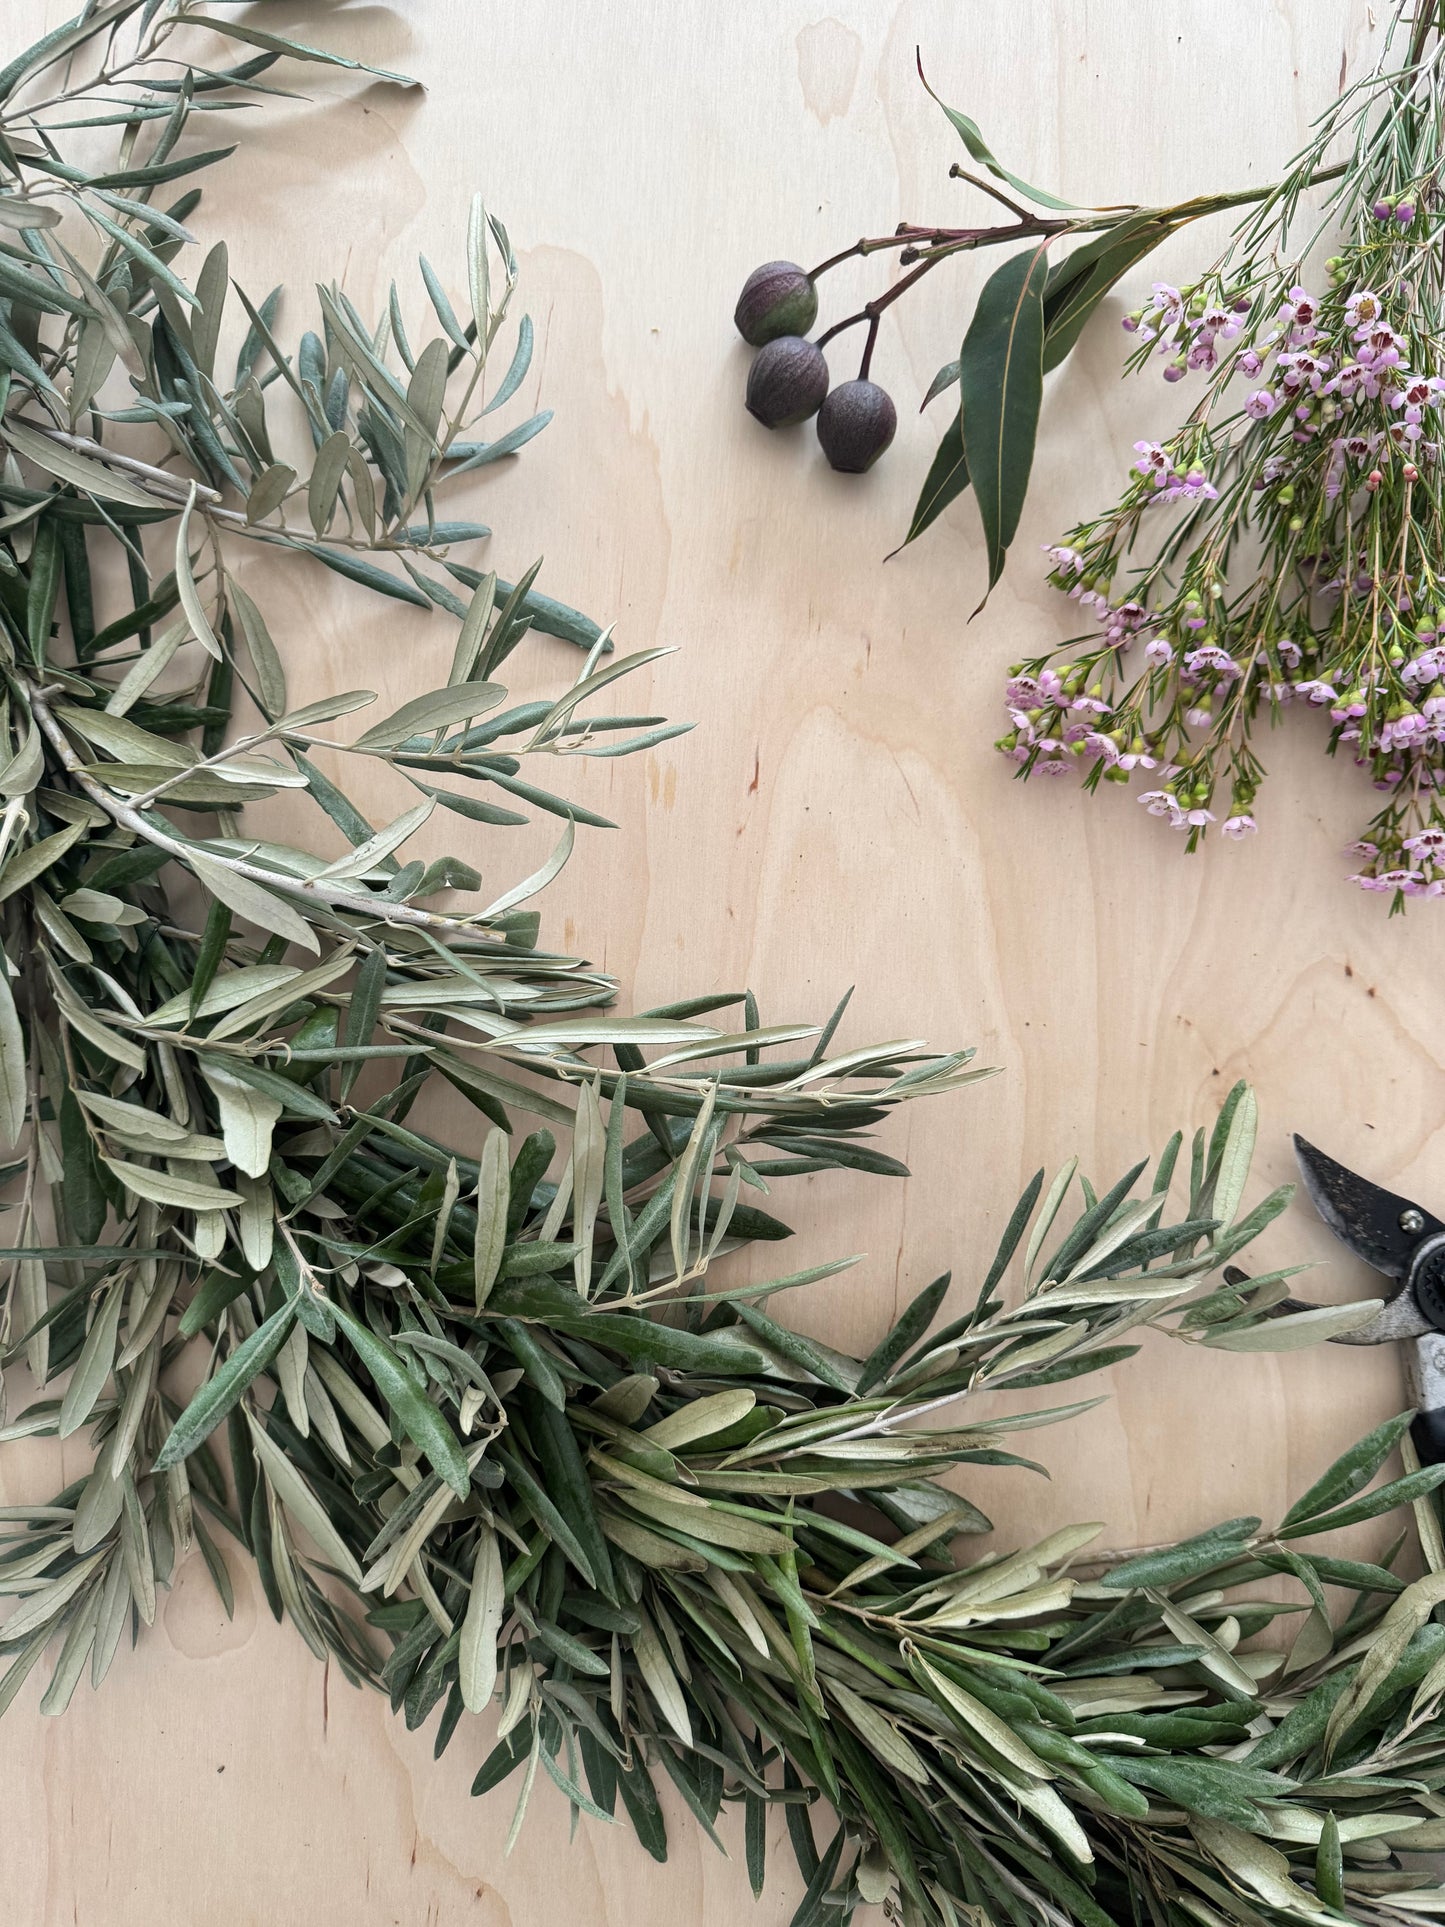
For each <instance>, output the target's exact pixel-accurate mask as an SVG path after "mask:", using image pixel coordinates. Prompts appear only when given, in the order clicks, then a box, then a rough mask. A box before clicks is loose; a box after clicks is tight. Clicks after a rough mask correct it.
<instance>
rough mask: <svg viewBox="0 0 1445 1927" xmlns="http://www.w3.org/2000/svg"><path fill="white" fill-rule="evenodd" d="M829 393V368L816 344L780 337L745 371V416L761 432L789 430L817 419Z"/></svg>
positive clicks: (760, 351)
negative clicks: (811, 417)
mask: <svg viewBox="0 0 1445 1927" xmlns="http://www.w3.org/2000/svg"><path fill="white" fill-rule="evenodd" d="M827 392H828V364H827V362H826V361H825V360H824V358H823V350H822V349H821V348H820V347H818V345H817V343H816V342H812V341H804V340H803V339H802V337H801V336H800V335H779V337H778V339H777V340H776V341H770V342H768V344H767V345H766V347H763V348H760V349H759V350H758V353H757V357H756V359H755V360H754V362H753V365H752V367H751V368H750V369H749V370H748V394H747V402H748V413H749V414H750V415H751V416H753V417H754V419H755V420H757V421H760V422H761V423H762V425H763V427H764V428H792V427H793V426H794V425H795V424H796V423H798V422H805V421H807V419H808V417H809V416H810V415H816V414H817V412H818V410H819V408H820V407H821V406H822V402H823V397H824V396H825V395H826V394H827Z"/></svg>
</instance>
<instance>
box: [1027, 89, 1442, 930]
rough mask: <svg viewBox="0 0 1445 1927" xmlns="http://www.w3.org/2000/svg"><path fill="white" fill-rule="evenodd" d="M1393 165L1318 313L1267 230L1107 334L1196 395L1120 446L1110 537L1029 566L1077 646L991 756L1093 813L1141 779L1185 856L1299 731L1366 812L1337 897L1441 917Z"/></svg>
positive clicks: (1062, 657)
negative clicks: (1080, 782)
mask: <svg viewBox="0 0 1445 1927" xmlns="http://www.w3.org/2000/svg"><path fill="white" fill-rule="evenodd" d="M1432 125H1433V121H1432ZM1420 138H1421V140H1422V141H1423V140H1424V137H1423V136H1421V137H1420ZM1390 158H1391V163H1392V166H1393V168H1394V171H1395V173H1397V174H1398V175H1400V176H1401V178H1400V179H1399V180H1398V181H1395V180H1390V181H1387V182H1386V183H1385V184H1384V185H1383V186H1381V187H1379V188H1378V189H1377V190H1376V191H1370V192H1366V191H1364V190H1363V189H1362V187H1361V184H1360V182H1359V180H1358V179H1354V178H1352V177H1351V176H1349V175H1348V173H1347V176H1346V180H1345V182H1344V183H1343V185H1342V188H1341V190H1340V193H1339V198H1338V203H1337V205H1338V210H1339V212H1340V214H1341V215H1342V216H1343V217H1344V218H1345V219H1346V220H1347V221H1349V223H1350V239H1349V240H1348V241H1347V243H1346V244H1345V246H1344V247H1343V248H1342V251H1341V252H1340V253H1339V254H1338V255H1336V256H1335V257H1334V258H1333V259H1332V260H1331V261H1330V262H1329V263H1328V272H1329V286H1328V288H1327V290H1326V291H1325V292H1324V293H1322V294H1317V293H1315V292H1313V291H1312V290H1311V289H1310V288H1309V287H1308V286H1306V285H1305V284H1304V282H1303V280H1302V279H1301V278H1299V275H1298V271H1297V270H1296V271H1293V272H1291V271H1289V270H1288V269H1281V268H1279V267H1278V266H1277V265H1276V264H1277V262H1278V261H1282V260H1285V259H1287V253H1286V249H1285V247H1284V246H1283V245H1281V241H1282V238H1283V235H1284V233H1285V231H1286V230H1285V227H1284V221H1285V218H1286V216H1287V214H1288V213H1289V212H1290V211H1291V210H1290V209H1288V208H1286V209H1285V210H1284V212H1283V213H1281V215H1280V217H1279V222H1278V223H1277V225H1276V227H1275V228H1274V229H1272V230H1271V229H1267V228H1262V227H1261V226H1260V224H1259V221H1258V218H1257V217H1256V220H1255V222H1254V223H1253V225H1252V226H1249V227H1247V228H1246V230H1245V231H1244V234H1243V238H1242V242H1241V240H1240V239H1239V238H1237V240H1236V243H1235V244H1234V245H1233V246H1232V247H1231V249H1230V251H1229V252H1227V253H1226V255H1225V256H1224V257H1223V259H1222V260H1221V261H1220V262H1219V263H1217V264H1216V266H1215V268H1214V269H1213V270H1211V271H1210V273H1209V274H1207V275H1206V276H1205V277H1203V279H1201V281H1200V282H1198V283H1197V284H1196V285H1195V286H1193V287H1188V288H1177V287H1174V286H1171V285H1170V284H1168V283H1166V282H1162V281H1156V282H1155V283H1154V285H1153V288H1152V291H1151V295H1150V298H1149V300H1148V301H1147V302H1146V303H1144V304H1143V305H1142V306H1141V307H1140V308H1138V309H1137V310H1136V311H1135V312H1134V313H1133V314H1131V315H1129V316H1127V317H1126V318H1125V322H1124V326H1125V328H1126V329H1127V330H1128V331H1129V332H1130V333H1131V335H1132V336H1133V337H1134V340H1135V344H1136V345H1135V347H1134V350H1133V352H1132V354H1131V358H1130V359H1131V365H1132V366H1136V367H1138V366H1142V365H1144V363H1145V362H1149V361H1153V360H1154V359H1155V358H1162V359H1163V362H1164V370H1163V372H1164V375H1165V378H1166V379H1167V380H1171V381H1177V380H1181V379H1183V378H1184V377H1186V376H1188V375H1191V374H1200V375H1202V376H1203V377H1204V378H1205V384H1206V387H1205V393H1204V395H1203V397H1202V398H1201V400H1200V402H1199V404H1198V405H1197V406H1196V407H1195V409H1194V410H1193V412H1192V413H1191V415H1190V416H1189V419H1188V421H1187V422H1186V423H1185V424H1184V425H1183V426H1182V427H1181V428H1180V429H1179V430H1178V431H1177V432H1176V433H1175V434H1174V435H1172V436H1170V437H1168V438H1166V439H1164V440H1163V441H1139V442H1136V443H1135V445H1134V452H1135V460H1134V463H1133V465H1132V468H1131V470H1130V473H1129V477H1128V480H1127V483H1126V486H1125V488H1124V491H1123V493H1122V496H1121V498H1120V500H1119V502H1118V503H1117V504H1116V506H1115V507H1114V508H1113V509H1112V510H1111V511H1110V512H1109V513H1108V514H1106V515H1104V516H1102V517H1099V518H1097V519H1095V520H1093V521H1089V522H1085V523H1082V524H1080V525H1079V526H1077V527H1076V528H1075V529H1073V530H1072V531H1071V532H1070V534H1069V535H1068V537H1067V539H1066V541H1065V542H1063V543H1060V544H1058V545H1057V546H1054V547H1051V548H1050V549H1048V551H1047V555H1048V562H1049V579H1050V581H1051V582H1052V583H1053V584H1054V585H1055V586H1056V587H1057V588H1059V589H1060V590H1061V591H1063V592H1064V593H1065V594H1066V595H1068V596H1069V597H1070V598H1071V599H1072V600H1074V601H1075V602H1077V603H1078V605H1079V608H1080V610H1081V612H1082V613H1083V614H1085V615H1086V616H1087V617H1088V618H1089V619H1090V621H1091V623H1092V624H1093V625H1094V627H1093V629H1092V630H1091V632H1090V633H1088V634H1087V635H1085V636H1082V637H1079V638H1076V639H1075V640H1074V641H1073V642H1072V643H1071V644H1070V645H1069V646H1068V648H1067V650H1066V651H1063V652H1056V653H1055V654H1052V655H1048V656H1044V657H1040V658H1038V659H1036V660H1034V661H1030V662H1025V663H1020V664H1017V665H1015V667H1014V670H1013V671H1012V673H1011V677H1010V680H1009V683H1008V687H1007V689H1006V691H1005V702H1006V705H1007V708H1008V712H1009V722H1010V728H1009V730H1008V732H1007V734H1006V735H1005V736H1004V737H1002V738H1001V739H1000V742H999V745H998V747H999V748H1000V749H1001V750H1002V751H1003V752H1004V754H1005V755H1007V756H1009V757H1010V758H1011V759H1013V760H1014V761H1015V762H1016V763H1017V764H1018V765H1019V768H1020V773H1021V774H1023V775H1030V774H1033V773H1034V772H1035V771H1040V772H1043V773H1046V774H1049V775H1060V774H1063V773H1065V772H1067V771H1078V772H1079V773H1080V774H1081V775H1082V776H1083V779H1084V782H1085V785H1086V787H1088V788H1090V789H1093V788H1096V787H1097V786H1098V785H1099V784H1100V783H1113V784H1117V785H1129V784H1130V783H1133V782H1135V781H1136V772H1137V773H1138V777H1137V781H1138V800H1139V801H1140V802H1141V803H1142V804H1143V805H1144V807H1145V808H1146V809H1147V810H1148V811H1149V813H1150V814H1151V815H1153V816H1157V817H1159V818H1160V819H1161V820H1163V821H1164V822H1167V823H1168V824H1170V825H1171V826H1172V827H1173V828H1175V829H1178V830H1181V831H1182V832H1184V834H1185V837H1186V842H1187V846H1188V847H1189V848H1191V849H1193V848H1195V847H1196V846H1197V845H1198V843H1199V841H1200V839H1201V838H1202V837H1203V836H1204V834H1205V833H1206V832H1207V831H1208V830H1209V828H1210V827H1211V826H1217V827H1218V828H1219V829H1220V831H1221V832H1222V833H1223V834H1224V835H1225V836H1226V837H1228V838H1230V839H1231V840H1234V839H1240V838H1246V837H1248V836H1249V835H1251V834H1252V833H1253V832H1254V830H1255V829H1256V828H1257V819H1256V814H1255V799H1256V795H1257V793H1258V790H1259V788H1260V784H1261V781H1262V779H1263V777H1264V774H1265V772H1264V768H1263V765H1262V764H1261V762H1260V761H1259V758H1258V756H1257V755H1256V752H1255V748H1254V736H1255V731H1256V726H1257V725H1258V724H1259V723H1260V721H1261V719H1263V720H1264V721H1267V722H1269V723H1275V722H1278V721H1279V720H1281V717H1282V712H1283V711H1284V710H1286V709H1287V708H1289V707H1295V708H1300V709H1303V710H1304V711H1305V712H1307V713H1315V714H1318V716H1319V717H1320V718H1321V720H1322V721H1323V722H1324V723H1325V724H1326V725H1327V730H1326V737H1325V747H1326V749H1327V751H1328V753H1329V754H1330V755H1332V756H1335V757H1337V758H1338V759H1341V760H1349V761H1352V762H1353V763H1354V764H1355V765H1356V766H1357V767H1358V768H1359V769H1360V770H1362V771H1363V772H1364V773H1365V775H1366V776H1367V778H1368V780H1369V781H1370V782H1371V783H1372V784H1373V786H1374V788H1375V789H1376V791H1377V792H1378V793H1379V794H1380V797H1381V799H1382V800H1381V806H1380V808H1379V811H1378V813H1377V815H1376V816H1375V818H1374V820H1373V821H1372V822H1371V824H1370V825H1369V827H1368V830H1367V832H1366V834H1365V835H1364V836H1363V837H1362V838H1361V840H1360V841H1359V842H1358V843H1357V844H1356V845H1354V846H1353V851H1352V853H1353V854H1354V855H1355V856H1356V857H1357V858H1358V859H1359V862H1358V866H1357V870H1356V874H1355V876H1354V878H1353V881H1355V882H1356V883H1357V884H1358V885H1359V886H1360V887H1361V888H1364V889H1367V890H1371V891H1378V892H1383V893H1385V894H1387V895H1389V896H1390V897H1391V899H1392V902H1393V904H1394V906H1395V907H1400V905H1401V904H1402V903H1403V900H1404V899H1405V898H1406V897H1410V896H1440V895H1445V582H1442V581H1441V580H1440V579H1439V575H1438V570H1439V568H1440V566H1441V557H1442V554H1445V505H1442V482H1445V464H1442V462H1441V459H1440V456H1441V443H1442V439H1445V427H1442V424H1445V412H1442V411H1445V359H1442V356H1445V350H1442V346H1441V328H1440V316H1441V313H1442V309H1445V288H1442V267H1441V258H1440V257H1441V248H1440V239H1441V233H1442V230H1445V219H1442V215H1441V208H1440V203H1439V199H1438V197H1437V194H1436V190H1435V189H1434V187H1433V185H1432V184H1431V180H1430V179H1427V178H1423V176H1424V175H1425V174H1426V172H1427V170H1426V169H1425V168H1423V167H1421V166H1419V165H1418V163H1419V161H1420V156H1419V155H1415V154H1412V153H1411V151H1409V143H1408V141H1405V140H1404V139H1403V137H1401V140H1400V141H1397V142H1396V151H1395V153H1394V154H1393V156H1392V157H1390ZM1266 241H1269V242H1270V245H1269V246H1266V245H1264V243H1265V242H1266ZM1171 505H1172V506H1173V507H1174V508H1175V510H1176V511H1177V512H1176V513H1175V514H1173V515H1169V514H1163V513H1162V511H1164V510H1166V509H1167V508H1169V507H1170V506H1171ZM1246 558H1248V565H1247V566H1246V565H1245V559H1246ZM1125 584H1127V587H1125V586H1124V585H1125Z"/></svg>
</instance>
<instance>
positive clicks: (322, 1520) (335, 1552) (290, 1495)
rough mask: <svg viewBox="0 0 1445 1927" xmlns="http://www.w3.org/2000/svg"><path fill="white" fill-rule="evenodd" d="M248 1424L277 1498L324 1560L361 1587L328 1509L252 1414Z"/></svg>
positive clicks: (356, 1567)
mask: <svg viewBox="0 0 1445 1927" xmlns="http://www.w3.org/2000/svg"><path fill="white" fill-rule="evenodd" d="M246 1423H247V1427H248V1429H249V1431H250V1434H251V1442H252V1444H253V1445H254V1446H255V1448H256V1454H257V1457H258V1458H259V1459H260V1461H261V1466H262V1469H263V1470H264V1472H265V1474H266V1478H267V1481H268V1483H269V1484H270V1486H271V1488H272V1490H273V1491H274V1492H275V1494H276V1496H277V1498H278V1499H279V1500H280V1501H281V1503H282V1505H284V1506H285V1508H286V1510H287V1511H288V1512H289V1513H290V1514H291V1517H292V1518H293V1519H294V1520H295V1522H296V1524H297V1525H298V1526H300V1528H301V1530H302V1531H303V1532H304V1533H305V1534H306V1535H307V1537H308V1538H309V1539H310V1540H311V1541H312V1543H313V1544H314V1545H315V1547H316V1548H317V1550H318V1551H319V1552H320V1553H321V1555H322V1556H323V1558H325V1559H327V1560H328V1561H329V1562H330V1563H331V1564H332V1565H333V1566H335V1567H336V1568H337V1570H338V1571H339V1572H343V1573H344V1574H345V1575H346V1577H347V1578H348V1579H350V1580H351V1582H352V1583H353V1585H359V1584H360V1582H361V1568H360V1566H359V1565H358V1564H357V1563H356V1558H355V1555H354V1554H353V1553H352V1551H351V1549H350V1547H349V1546H348V1545H347V1543H346V1541H345V1540H344V1539H343V1538H342V1537H341V1534H340V1533H339V1532H338V1531H337V1529H336V1527H335V1526H334V1525H333V1524H332V1521H331V1517H330V1515H329V1513H328V1512H327V1511H326V1508H325V1507H324V1506H323V1505H322V1503H321V1501H320V1500H319V1499H318V1498H317V1496H316V1494H315V1493H314V1492H313V1491H312V1490H311V1487H310V1486H309V1485H308V1484H307V1483H306V1480H305V1479H304V1478H303V1477H302V1475H301V1473H300V1472H298V1471H297V1469H296V1467H295V1466H294V1465H293V1464H292V1463H291V1460H290V1459H289V1458H288V1457H287V1456H286V1454H285V1453H284V1452H283V1451H282V1450H281V1448H280V1446H278V1445H277V1444H276V1442H275V1440H274V1439H273V1438H272V1437H271V1435H270V1434H269V1433H268V1432H267V1431H266V1430H265V1429H264V1427H262V1426H261V1425H259V1424H258V1423H257V1421H256V1420H255V1419H254V1418H253V1417H252V1416H251V1413H250V1412H249V1411H247V1412H246Z"/></svg>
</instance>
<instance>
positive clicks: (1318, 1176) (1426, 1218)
mask: <svg viewBox="0 0 1445 1927" xmlns="http://www.w3.org/2000/svg"><path fill="white" fill-rule="evenodd" d="M1294 1148H1295V1155H1296V1156H1297V1157H1298V1159H1299V1166H1300V1172H1301V1174H1302V1176H1303V1178H1304V1183H1305V1189H1306V1191H1308V1192H1309V1194H1310V1197H1311V1199H1312V1200H1313V1202H1314V1207H1315V1210H1316V1211H1318V1212H1319V1214H1320V1216H1321V1217H1322V1218H1323V1219H1324V1221H1325V1223H1326V1224H1327V1225H1328V1226H1329V1228H1330V1230H1331V1231H1333V1232H1334V1234H1335V1236H1336V1237H1337V1238H1338V1239H1339V1240H1340V1243H1341V1244H1343V1245H1347V1246H1348V1247H1349V1249H1350V1250H1351V1251H1353V1252H1354V1254H1355V1256H1356V1257H1357V1258H1363V1259H1364V1261H1365V1263H1366V1264H1367V1265H1373V1266H1374V1268H1375V1270H1376V1271H1380V1272H1383V1273H1384V1275H1385V1276H1386V1277H1387V1278H1403V1277H1404V1276H1405V1274H1406V1272H1407V1271H1408V1270H1409V1269H1410V1259H1411V1257H1412V1255H1413V1253H1414V1251H1415V1248H1416V1246H1417V1245H1418V1244H1419V1243H1420V1242H1421V1240H1422V1239H1424V1238H1428V1237H1432V1236H1433V1235H1434V1234H1435V1233H1436V1232H1439V1231H1445V1225H1442V1224H1441V1222H1440V1220H1439V1219H1438V1218H1435V1217H1432V1216H1431V1214H1430V1213H1429V1212H1428V1211H1423V1210H1421V1208H1420V1206H1419V1205H1417V1204H1414V1203H1412V1202H1411V1200H1410V1199H1409V1198H1402V1197H1398V1196H1397V1195H1396V1194H1395V1192H1393V1191H1382V1190H1381V1188H1380V1187H1379V1185H1378V1184H1371V1183H1370V1181H1369V1179H1368V1178H1362V1177H1359V1176H1357V1175H1356V1173H1355V1172H1353V1171H1351V1170H1350V1169H1349V1168H1348V1167H1347V1166H1346V1165H1343V1164H1337V1163H1336V1162H1335V1160H1334V1159H1333V1158H1330V1157H1326V1156H1325V1154H1324V1152H1323V1151H1317V1150H1316V1149H1315V1147H1314V1145H1313V1144H1309V1143H1307V1142H1306V1141H1305V1139H1304V1138H1302V1137H1299V1136H1296V1138H1295V1141H1294ZM1407 1212H1408V1213H1412V1214H1413V1217H1414V1223H1413V1225H1412V1227H1411V1228H1410V1229H1408V1230H1407V1229H1406V1228H1405V1226H1404V1225H1402V1223H1401V1219H1402V1217H1404V1216H1405V1214H1406V1213H1407ZM1403 1297H1409V1294H1408V1293H1399V1294H1397V1295H1396V1297H1395V1298H1392V1299H1391V1300H1390V1303H1389V1305H1387V1306H1386V1308H1385V1310H1384V1311H1383V1312H1382V1313H1381V1314H1380V1316H1381V1318H1382V1319H1383V1318H1386V1317H1389V1316H1390V1314H1391V1313H1392V1312H1393V1311H1394V1309H1395V1307H1396V1306H1397V1305H1398V1304H1399V1302H1400V1299H1401V1298H1403ZM1411 1302H1412V1304H1413V1300H1412V1301H1411ZM1395 1315H1396V1316H1397V1317H1400V1318H1403V1317H1404V1312H1403V1309H1402V1310H1401V1311H1399V1312H1396V1313H1395ZM1416 1316H1417V1317H1418V1316H1419V1314H1418V1312H1417V1313H1416ZM1370 1329H1371V1327H1369V1326H1366V1328H1365V1330H1366V1331H1369V1330H1370ZM1430 1329H1432V1327H1431V1326H1430V1325H1429V1323H1428V1322H1425V1323H1422V1324H1421V1325H1419V1327H1418V1330H1419V1331H1421V1332H1423V1331H1428V1330H1430ZM1414 1335H1415V1330H1414V1329H1413V1328H1412V1330H1411V1331H1410V1332H1406V1331H1404V1330H1393V1329H1392V1330H1391V1331H1390V1332H1389V1333H1388V1336H1390V1337H1392V1338H1405V1337H1411V1336H1414ZM1353 1342H1354V1343H1355V1344H1363V1343H1368V1342H1373V1341H1371V1340H1366V1338H1365V1335H1364V1333H1363V1332H1357V1333H1355V1335H1354V1340H1353Z"/></svg>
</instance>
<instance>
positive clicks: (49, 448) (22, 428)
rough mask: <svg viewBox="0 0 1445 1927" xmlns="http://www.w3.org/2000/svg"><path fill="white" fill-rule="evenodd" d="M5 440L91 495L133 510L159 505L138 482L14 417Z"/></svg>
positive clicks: (10, 418) (9, 419)
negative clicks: (122, 504)
mask: <svg viewBox="0 0 1445 1927" xmlns="http://www.w3.org/2000/svg"><path fill="white" fill-rule="evenodd" d="M5 439H6V441H8V442H9V443H10V444H11V446H12V447H13V448H15V449H17V450H18V451H19V452H20V454H22V455H24V456H25V457H26V458H27V459H28V460H30V461H32V462H34V463H35V464H36V465H37V467H39V468H43V469H44V470H45V471H46V473H47V474H49V475H54V476H56V477H58V479H59V480H60V481H62V482H69V483H71V484H72V485H73V486H74V487H75V488H79V489H83V490H84V491H85V493H86V494H87V495H95V496H98V497H99V498H100V499H101V500H102V501H105V502H123V503H126V504H128V505H129V506H130V507H131V508H154V507H155V505H156V500H157V498H156V497H155V496H154V495H151V494H149V493H148V492H147V491H146V490H145V489H143V488H142V487H141V486H140V484H139V483H138V482H133V481H132V480H131V479H130V478H129V477H128V476H126V475H122V474H121V473H120V472H119V471H118V470H116V469H111V468H107V467H106V466H105V464H104V462H101V461H97V460H96V459H95V458H94V457H93V456H90V455H84V454H81V453H80V452H79V450H77V449H71V448H66V447H65V446H64V444H63V443H60V442H57V441H53V440H52V439H51V437H50V436H48V435H46V434H43V433H42V432H41V431H40V430H39V429H38V428H30V427H27V426H26V424H25V423H24V422H20V421H16V420H15V418H14V417H13V416H11V415H7V416H6V418H5Z"/></svg>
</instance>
